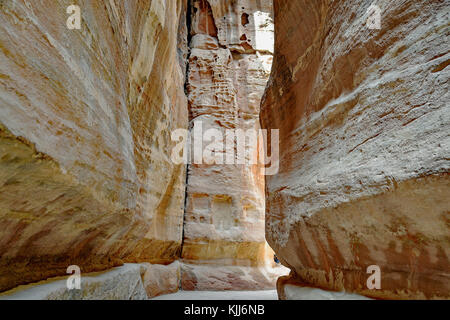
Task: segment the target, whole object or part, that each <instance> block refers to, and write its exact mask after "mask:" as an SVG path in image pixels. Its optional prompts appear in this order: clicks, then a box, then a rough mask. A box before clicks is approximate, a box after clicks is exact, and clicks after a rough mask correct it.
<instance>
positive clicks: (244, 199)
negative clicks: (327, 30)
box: [182, 0, 276, 290]
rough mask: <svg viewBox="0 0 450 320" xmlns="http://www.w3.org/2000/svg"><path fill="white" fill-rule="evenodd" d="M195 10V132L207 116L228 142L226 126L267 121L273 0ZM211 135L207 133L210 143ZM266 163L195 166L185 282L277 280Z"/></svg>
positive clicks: (190, 88) (210, 285) (190, 85)
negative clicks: (268, 235) (269, 241)
mask: <svg viewBox="0 0 450 320" xmlns="http://www.w3.org/2000/svg"><path fill="white" fill-rule="evenodd" d="M258 4H259V5H258ZM191 16H192V18H191V33H190V34H191V41H190V48H191V52H190V56H189V69H188V70H189V72H188V75H187V86H186V87H187V93H188V103H189V112H190V124H191V125H190V127H191V133H192V134H195V129H193V128H195V126H200V124H201V126H202V127H201V128H202V130H203V133H205V132H207V130H209V129H216V130H218V131H220V132H221V133H222V138H221V139H219V141H214V142H215V145H216V146H221V145H223V144H224V143H225V141H226V136H225V132H226V130H235V129H243V130H248V129H254V130H258V129H259V128H260V125H259V109H260V101H261V97H262V94H263V92H264V88H265V86H266V83H267V80H268V78H269V73H270V67H271V63H272V50H273V23H272V7H271V1H266V0H265V1H234V2H229V1H206V0H198V1H193V3H192V15H191ZM261 38H264V39H267V42H266V43H262V42H261V41H259V40H258V39H261ZM271 40H272V41H271ZM211 142H212V141H211ZM211 142H207V141H205V142H204V143H203V146H202V147H203V150H204V149H206V148H207V146H208V145H210V143H211ZM194 143H195V142H194ZM262 147H263V146H262V145H258V144H257V143H256V144H254V145H252V146H251V148H249V150H248V152H247V153H246V155H245V156H246V158H247V159H249V158H250V156H251V155H258V154H260V153H261V152H262V151H261V150H262V149H261V148H262ZM221 149H222V150H224V148H221ZM219 155H220V153H219ZM222 159H223V161H225V160H226V159H225V157H222ZM191 160H192V161H194V160H195V154H194V152H193V154H192V159H191ZM261 169H262V166H261V165H257V164H255V165H243V164H236V163H235V164H212V165H211V164H206V163H205V162H203V164H198V163H194V164H191V165H189V166H188V179H187V184H188V185H187V199H186V214H185V222H184V242H183V253H182V258H183V261H184V262H185V263H186V264H188V265H189V267H185V268H183V272H182V287H183V288H184V289H189V290H194V289H197V290H211V289H214V287H216V289H220V288H222V289H225V288H228V289H230V288H232V287H233V286H236V288H239V289H246V288H247V289H248V288H252V289H254V288H269V287H272V288H273V287H274V284H275V278H276V275H275V272H273V273H270V272H263V271H261V269H259V268H261V267H262V268H265V267H266V266H267V268H268V269H270V268H271V267H273V266H274V264H273V252H272V250H271V249H270V248H269V247H268V246H267V245H266V242H265V238H264V211H265V209H264V207H265V206H264V175H262V174H261ZM196 265H198V266H196ZM216 267H217V269H216ZM243 268H244V269H245V270H247V271H245V272H242V270H244V269H243ZM252 268H254V270H252ZM214 270H216V271H214ZM247 274H250V276H247ZM263 275H267V278H266V277H265V276H263ZM255 279H260V280H261V282H260V283H259V284H256V283H255Z"/></svg>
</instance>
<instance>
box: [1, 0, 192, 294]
mask: <svg viewBox="0 0 450 320" xmlns="http://www.w3.org/2000/svg"><path fill="white" fill-rule="evenodd" d="M77 4H78V6H79V7H80V10H81V18H82V20H81V29H80V30H76V29H75V30H69V29H68V27H67V26H66V20H67V19H68V17H69V15H68V14H67V13H66V9H67V6H68V5H69V4H68V3H67V1H50V0H44V1H38V2H37V1H22V0H14V1H2V2H1V3H0V105H1V107H0V225H1V230H0V291H1V290H5V289H8V288H12V287H14V286H16V285H18V284H22V283H28V282H32V281H36V280H40V279H45V278H47V277H50V276H55V275H62V274H65V273H66V268H67V267H68V266H69V265H74V264H75V265H79V266H80V267H81V270H82V272H90V271H97V270H102V269H105V268H108V267H111V266H114V265H119V264H122V263H123V262H124V261H134V262H136V261H147V262H158V263H169V262H171V261H173V260H175V259H176V258H178V257H179V256H180V252H181V249H180V248H181V242H182V225H183V214H184V208H183V206H184V193H185V166H184V165H176V164H174V163H173V162H172V161H171V160H170V151H171V148H172V147H173V146H174V145H175V143H174V142H172V141H171V139H170V136H171V131H172V130H174V129H176V128H187V125H188V112H187V100H186V96H185V94H184V82H185V70H186V69H185V60H186V56H185V55H186V49H187V48H186V43H187V42H186V41H187V29H186V8H187V1H186V0H167V1H166V0H165V1H156V0H154V1H115V0H114V1H77Z"/></svg>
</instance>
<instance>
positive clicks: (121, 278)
mask: <svg viewBox="0 0 450 320" xmlns="http://www.w3.org/2000/svg"><path fill="white" fill-rule="evenodd" d="M145 269H146V267H145V266H143V265H139V264H129V263H127V264H125V265H123V266H122V267H117V268H114V269H112V270H109V271H107V272H102V273H91V274H86V275H84V274H81V286H80V289H72V290H69V289H67V279H63V278H59V279H50V280H48V281H42V282H39V283H36V284H29V285H23V286H19V287H17V288H15V289H13V290H10V291H7V292H4V293H2V294H0V300H146V299H147V294H146V292H145V289H144V286H143V283H142V273H143V272H144V270H145Z"/></svg>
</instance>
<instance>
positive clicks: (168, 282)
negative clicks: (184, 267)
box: [142, 261, 181, 298]
mask: <svg viewBox="0 0 450 320" xmlns="http://www.w3.org/2000/svg"><path fill="white" fill-rule="evenodd" d="M142 265H144V266H145V268H146V270H145V273H144V276H143V278H142V281H143V284H144V288H145V291H146V292H147V296H148V297H149V298H154V297H157V296H160V295H162V294H169V293H175V292H177V291H178V288H179V286H180V278H181V270H180V263H179V262H178V261H175V262H173V263H171V264H170V265H167V266H165V265H160V264H149V263H143V264H142Z"/></svg>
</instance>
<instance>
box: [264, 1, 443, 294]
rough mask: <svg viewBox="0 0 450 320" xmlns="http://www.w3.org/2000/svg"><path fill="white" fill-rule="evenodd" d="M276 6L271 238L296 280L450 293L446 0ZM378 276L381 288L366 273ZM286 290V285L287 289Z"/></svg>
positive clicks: (270, 115)
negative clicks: (373, 11) (374, 11)
mask: <svg viewBox="0 0 450 320" xmlns="http://www.w3.org/2000/svg"><path fill="white" fill-rule="evenodd" d="M371 4H372V1H356V0H354V1H353V0H350V1H326V0H318V1H309V0H298V1H288V0H277V1H274V6H275V7H274V11H275V26H276V30H275V32H276V41H275V48H276V50H275V51H276V55H275V57H274V67H273V73H272V75H271V80H269V87H268V90H267V92H266V95H265V98H264V101H263V106H262V111H261V118H262V124H263V127H265V128H275V129H280V172H279V174H278V175H275V176H272V177H268V178H267V180H266V188H267V189H266V195H267V201H266V205H267V216H266V219H267V224H266V237H267V239H268V241H269V243H270V244H271V246H272V248H274V250H275V252H276V253H277V255H278V257H279V258H280V259H281V260H282V262H283V263H284V264H285V265H286V266H289V267H290V268H291V269H292V271H293V272H292V276H291V279H290V280H289V281H288V282H287V283H289V282H291V284H292V283H295V282H296V283H297V284H306V285H313V286H318V287H322V288H325V289H331V290H338V291H341V290H347V291H353V292H358V293H362V294H364V295H367V296H372V297H381V298H449V297H450V264H449V253H450V237H449V236H450V232H449V227H450V226H449V221H450V215H449V213H450V202H449V199H450V180H449V172H450V118H449V114H450V105H449V98H450V97H449V74H450V68H449V67H448V65H449V61H450V60H449V59H450V53H449V51H448V43H449V40H450V34H449V33H450V26H449V19H450V17H449V2H448V1H408V0H402V1H376V4H378V6H379V7H380V9H381V29H380V30H377V29H369V28H367V26H366V19H367V14H366V10H367V9H368V8H369V6H370V5H371ZM370 265H378V266H379V267H380V268H381V289H380V290H369V289H368V288H367V287H366V280H367V278H368V276H369V275H368V274H366V268H367V267H368V266H370ZM283 281H286V279H283Z"/></svg>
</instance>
